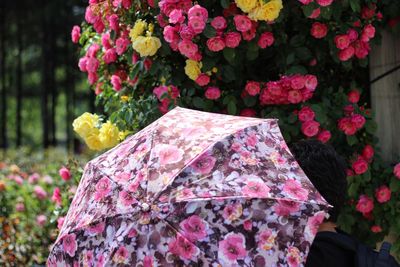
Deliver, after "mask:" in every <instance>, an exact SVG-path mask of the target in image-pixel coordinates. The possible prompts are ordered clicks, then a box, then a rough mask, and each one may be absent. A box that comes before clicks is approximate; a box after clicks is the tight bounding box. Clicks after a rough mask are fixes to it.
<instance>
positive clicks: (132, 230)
mask: <svg viewBox="0 0 400 267" xmlns="http://www.w3.org/2000/svg"><path fill="white" fill-rule="evenodd" d="M137 234H138V232H137V231H136V229H135V228H132V229H131V230H129V233H128V237H129V238H132V237H135V236H137Z"/></svg>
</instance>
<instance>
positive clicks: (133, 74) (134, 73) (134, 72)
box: [129, 63, 140, 80]
mask: <svg viewBox="0 0 400 267" xmlns="http://www.w3.org/2000/svg"><path fill="white" fill-rule="evenodd" d="M139 71H140V64H138V63H136V64H135V65H134V66H133V68H132V71H131V73H129V78H131V80H133V79H134V78H135V77H136V76H137V75H138V73H139Z"/></svg>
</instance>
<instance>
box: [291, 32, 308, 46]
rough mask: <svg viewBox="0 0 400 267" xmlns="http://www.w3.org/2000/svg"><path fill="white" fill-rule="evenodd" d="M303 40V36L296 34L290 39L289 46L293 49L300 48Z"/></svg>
mask: <svg viewBox="0 0 400 267" xmlns="http://www.w3.org/2000/svg"><path fill="white" fill-rule="evenodd" d="M305 39H306V38H305V35H304V34H297V35H295V36H293V37H292V38H291V39H290V45H291V46H294V47H299V46H302V45H303V44H304V41H305Z"/></svg>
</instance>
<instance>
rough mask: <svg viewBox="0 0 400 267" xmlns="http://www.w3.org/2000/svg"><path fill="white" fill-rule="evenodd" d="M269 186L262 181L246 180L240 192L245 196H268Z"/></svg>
mask: <svg viewBox="0 0 400 267" xmlns="http://www.w3.org/2000/svg"><path fill="white" fill-rule="evenodd" d="M269 191H270V188H269V187H268V186H267V185H266V184H265V183H264V182H263V181H252V180H250V181H247V182H246V185H245V186H244V187H243V188H242V193H243V195H244V196H247V197H256V198H257V197H260V198H261V197H268V196H269Z"/></svg>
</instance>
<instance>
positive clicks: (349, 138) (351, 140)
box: [346, 135, 358, 146]
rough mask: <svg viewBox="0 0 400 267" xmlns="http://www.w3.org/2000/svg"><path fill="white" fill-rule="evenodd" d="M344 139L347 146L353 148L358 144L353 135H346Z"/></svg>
mask: <svg viewBox="0 0 400 267" xmlns="http://www.w3.org/2000/svg"><path fill="white" fill-rule="evenodd" d="M346 139H347V143H348V144H349V146H353V145H355V144H357V143H358V139H357V137H355V136H354V135H348V136H347V137H346Z"/></svg>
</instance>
